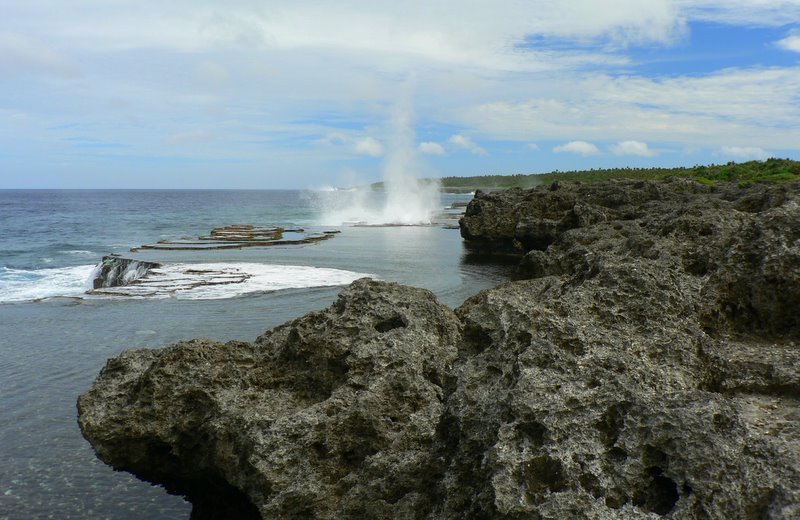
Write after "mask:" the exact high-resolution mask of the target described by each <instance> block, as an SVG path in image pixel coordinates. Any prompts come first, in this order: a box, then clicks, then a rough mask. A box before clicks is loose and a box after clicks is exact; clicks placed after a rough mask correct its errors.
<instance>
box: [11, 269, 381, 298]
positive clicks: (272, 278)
mask: <svg viewBox="0 0 800 520" xmlns="http://www.w3.org/2000/svg"><path fill="white" fill-rule="evenodd" d="M95 274H96V266H93V265H86V266H77V267H65V268H58V269H38V270H34V271H25V270H17V269H8V268H1V269H0V302H20V301H36V300H42V299H46V298H55V297H78V298H87V297H88V298H126V297H128V298H129V297H133V298H178V299H192V300H210V299H223V298H234V297H237V296H243V295H246V294H253V293H259V292H269V291H278V290H282V289H302V288H308V287H327V286H336V285H346V284H348V283H350V282H352V281H354V280H356V279H358V278H363V277H370V276H371V275H369V274H366V273H357V272H353V271H345V270H341V269H329V268H320V267H309V266H295V265H270V264H256V263H231V264H224V263H205V264H165V265H164V266H163V267H161V268H158V269H152V270H151V271H150V272H149V273H148V275H147V276H145V277H144V278H140V279H138V280H136V281H135V282H134V283H132V284H130V285H126V286H121V287H108V288H102V289H97V290H91V281H92V279H93V277H94V276H95ZM87 293H88V294H87Z"/></svg>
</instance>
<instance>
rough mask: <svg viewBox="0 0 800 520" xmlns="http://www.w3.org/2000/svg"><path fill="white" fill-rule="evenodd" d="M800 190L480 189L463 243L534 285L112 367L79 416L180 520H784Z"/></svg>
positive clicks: (798, 498) (315, 323) (428, 300)
mask: <svg viewBox="0 0 800 520" xmlns="http://www.w3.org/2000/svg"><path fill="white" fill-rule="evenodd" d="M593 190H594V191H593ZM798 191H800V189H798V186H797V185H791V184H789V185H782V186H778V187H773V186H755V187H750V188H745V189H740V188H738V187H735V186H732V187H724V188H721V189H716V190H712V189H711V188H707V187H705V186H701V185H698V184H695V183H692V182H690V181H678V182H675V183H633V182H630V183H627V182H625V183H609V184H604V185H600V186H596V187H594V188H592V187H586V186H579V187H556V189H550V188H542V189H538V190H531V191H528V192H523V191H521V190H519V191H514V192H509V193H506V194H504V195H491V196H480V197H476V201H475V202H473V203H472V204H471V209H470V208H468V210H467V216H466V217H465V220H467V219H472V221H471V222H466V223H465V222H463V221H462V230H463V229H464V228H465V227H468V228H469V229H470V230H471V231H469V232H468V233H467V234H468V235H469V234H470V233H472V234H471V235H470V236H471V237H473V239H474V241H475V243H476V247H478V248H485V249H490V250H494V251H503V252H513V251H517V253H518V254H520V255H524V256H522V257H521V258H522V261H521V264H520V276H521V277H523V278H527V279H524V280H518V281H514V282H509V283H506V284H504V285H501V286H499V287H496V288H494V289H490V290H487V291H483V292H481V293H479V294H477V295H475V296H474V297H472V298H470V299H469V300H467V301H466V302H465V303H464V304H463V305H462V306H461V307H460V308H458V309H456V310H455V312H452V311H450V310H449V309H447V308H446V307H445V306H443V305H441V304H439V303H438V302H437V301H436V299H435V298H434V297H433V296H432V295H431V294H430V293H429V292H428V291H424V290H420V289H413V288H409V287H403V286H399V285H396V284H388V283H384V282H376V281H369V280H360V281H357V282H355V283H354V284H352V285H351V286H349V287H347V288H346V289H344V290H343V291H342V293H341V295H340V297H339V299H338V300H337V301H336V303H334V304H333V305H332V306H331V307H330V308H329V309H326V310H324V311H321V312H317V313H312V314H309V315H307V316H305V317H303V318H300V319H298V320H295V321H293V322H290V323H287V324H286V325H283V326H281V327H278V328H276V329H274V330H272V331H270V332H268V333H266V334H265V335H263V336H262V337H260V338H258V339H257V340H256V342H255V343H253V344H250V343H242V342H235V343H228V344H224V345H222V344H219V343H214V342H210V341H207V340H196V341H192V342H184V343H178V344H176V345H173V346H171V347H168V348H166V349H160V350H147V349H140V350H128V351H125V352H123V353H122V354H120V355H119V356H118V357H117V358H114V359H112V360H110V361H109V362H108V364H107V366H106V367H105V368H104V369H103V371H102V372H101V374H100V376H99V377H98V379H97V381H96V382H95V384H94V386H93V387H92V389H91V390H89V391H88V392H87V393H86V394H84V395H83V396H81V398H80V400H79V403H78V405H79V423H80V426H81V429H82V431H83V433H84V436H85V437H86V438H87V439H88V440H89V441H90V442H91V443H92V445H93V446H94V448H95V450H96V452H97V454H98V456H99V457H100V458H101V459H102V460H104V461H106V462H107V463H109V464H111V465H112V466H114V467H115V468H118V469H124V470H127V471H131V472H133V473H135V474H136V475H138V476H140V477H141V478H144V479H146V480H150V481H153V482H157V483H160V484H163V485H164V486H165V487H166V488H167V489H168V490H170V491H171V492H173V493H180V494H183V495H185V496H187V498H188V499H189V500H190V501H192V503H193V504H194V510H193V517H196V518H248V517H251V518H259V517H260V518H311V517H317V518H437V519H438V518H446V519H450V518H452V519H456V518H509V519H511V518H515V519H517V518H554V519H560V518H620V519H623V518H624V519H627V518H658V517H661V516H664V517H671V518H787V519H789V518H799V517H800V344H798V339H800V338H799V337H798V330H799V329H798V314H800V313H799V312H798V311H800V300H798V298H800V275H799V274H798V269H800V205H798V202H797V201H798ZM551 199H552V200H551ZM526 200H527V201H531V200H532V201H536V202H535V203H532V204H530V205H529V206H527V209H524V211H523V210H521V209H520V208H521V207H522V206H524V205H525V204H527V202H525V201H526ZM473 204H475V205H478V206H479V207H480V209H479V210H476V209H475V206H473ZM536 208H541V212H540V211H539V210H537V209H536ZM480 215H484V216H486V217H487V218H486V220H484V221H480V220H479V218H478V217H479V216H480ZM492 222H495V223H497V222H501V223H502V222H506V224H503V226H504V227H503V230H501V231H497V229H499V228H497V227H492V226H494V225H495V224H492ZM509 222H511V223H509ZM479 229H483V230H484V231H480V232H479V231H478V230H479ZM486 230H489V231H486ZM480 233H486V234H483V235H481V234H480ZM509 233H510V234H509Z"/></svg>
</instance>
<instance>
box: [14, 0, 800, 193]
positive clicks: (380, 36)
mask: <svg viewBox="0 0 800 520" xmlns="http://www.w3.org/2000/svg"><path fill="white" fill-rule="evenodd" d="M398 125H401V126H402V128H401V130H400V131H399V133H400V134H402V138H401V139H398V138H397V135H398ZM409 136H410V138H409ZM398 148H403V149H402V150H398ZM397 153H402V154H406V155H409V154H410V155H413V156H414V160H413V161H409V168H413V169H414V171H413V172H409V173H410V174H412V175H416V176H420V177H438V176H450V175H486V174H517V173H542V172H548V171H553V170H561V171H567V170H573V169H589V168H606V167H625V166H631V167H650V166H693V165H695V164H710V163H725V162H728V161H737V162H739V161H746V160H752V159H756V160H763V159H766V158H769V157H782V158H785V157H788V158H792V159H800V0H697V1H693V0H646V1H643V0H604V1H599V0H557V1H556V0H493V1H491V2H490V1H465V0H462V1H460V2H455V1H438V0H425V1H417V0H406V1H403V2H396V1H392V2H386V1H384V0H372V1H368V2H367V1H364V2H360V1H349V0H341V1H338V2H330V1H328V2H322V1H303V0H293V1H284V0H269V1H264V0H262V1H255V0H252V1H251V0H229V1H227V2H224V3H223V2H211V1H207V0H191V1H190V0H170V1H163V0H162V1H158V2H155V1H150V0H137V1H132V0H128V1H122V0H73V1H70V2H65V1H63V0H0V189H3V188H6V189H8V188H169V189H171V188H236V189H282V188H321V187H325V186H350V185H354V184H362V183H367V182H373V181H377V180H380V179H381V178H382V175H383V171H384V170H385V168H386V164H387V161H388V160H389V158H390V157H392V156H393V155H395V156H396V155H397Z"/></svg>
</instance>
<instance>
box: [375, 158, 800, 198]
mask: <svg viewBox="0 0 800 520" xmlns="http://www.w3.org/2000/svg"><path fill="white" fill-rule="evenodd" d="M669 177H689V178H692V179H694V180H696V181H697V182H700V183H702V184H706V185H714V184H716V183H718V182H738V183H739V184H741V185H746V184H750V183H752V182H757V181H770V182H780V181H789V180H797V179H800V161H792V160H790V159H767V160H766V161H749V162H744V163H733V162H729V163H727V164H712V165H710V166H694V167H691V168H683V167H682V168H611V169H607V170H585V171H569V172H560V171H555V172H551V173H540V174H530V175H524V174H517V175H481V176H476V177H443V178H442V179H440V182H441V186H442V188H443V189H445V190H450V189H452V190H474V189H506V188H515V187H520V188H531V187H533V186H538V185H542V184H550V183H552V182H555V181H558V182H583V183H592V182H600V181H605V180H609V179H651V180H661V179H667V178H669ZM372 187H373V189H383V183H376V184H373V185H372Z"/></svg>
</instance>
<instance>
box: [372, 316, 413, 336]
mask: <svg viewBox="0 0 800 520" xmlns="http://www.w3.org/2000/svg"><path fill="white" fill-rule="evenodd" d="M405 327H408V323H406V320H404V319H403V317H402V316H400V315H399V314H395V315H394V316H392V317H390V318H387V319H385V320H382V321H379V322H378V323H376V324H375V330H377V331H378V332H381V333H383V332H389V331H390V330H394V329H400V328H405Z"/></svg>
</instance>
